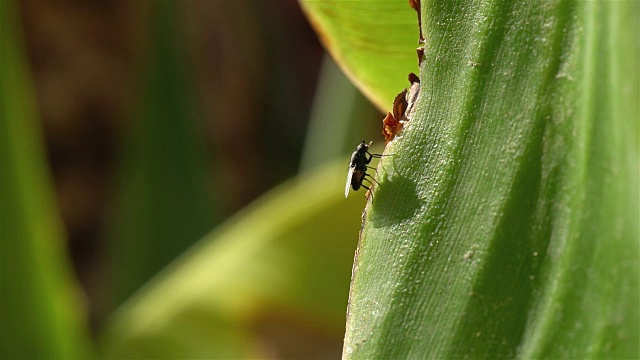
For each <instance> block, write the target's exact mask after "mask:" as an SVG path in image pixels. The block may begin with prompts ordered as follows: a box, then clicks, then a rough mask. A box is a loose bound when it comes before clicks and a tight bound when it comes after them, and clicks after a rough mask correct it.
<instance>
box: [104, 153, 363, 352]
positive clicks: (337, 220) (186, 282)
mask: <svg viewBox="0 0 640 360" xmlns="http://www.w3.org/2000/svg"><path fill="white" fill-rule="evenodd" d="M316 170H317V171H315V172H313V173H308V174H306V175H304V176H302V177H299V178H296V179H294V180H291V181H289V182H287V183H285V184H283V185H281V186H280V187H279V188H277V189H275V190H272V191H271V192H269V193H268V194H267V195H265V196H264V197H262V198H260V199H259V200H258V201H257V202H256V203H254V204H252V205H250V206H249V207H248V208H246V209H244V210H243V211H241V212H240V213H239V214H237V215H236V216H235V217H234V218H232V219H231V220H229V221H228V222H227V223H226V224H224V225H222V226H221V227H220V228H219V229H217V230H215V231H214V232H212V233H211V234H210V235H208V236H206V237H205V238H204V239H203V240H202V241H201V242H200V243H198V244H197V245H196V246H195V247H193V248H192V249H191V250H189V252H188V253H187V254H185V255H184V256H183V257H181V258H180V259H178V260H177V261H176V262H175V263H173V264H172V265H171V266H170V267H169V268H168V269H166V270H165V271H163V272H162V273H161V274H160V275H158V276H157V277H156V278H155V279H154V280H153V281H152V282H151V283H150V284H149V285H148V286H147V287H145V288H144V289H143V290H142V291H141V292H139V293H138V294H136V296H135V297H134V298H132V299H131V300H130V301H128V302H127V303H125V304H124V305H123V306H122V307H121V308H120V309H119V310H118V311H117V312H116V313H115V314H114V315H113V317H112V318H111V321H109V323H108V325H107V328H106V331H105V333H104V334H103V336H102V337H101V344H102V346H101V348H102V353H103V355H104V356H105V357H106V358H158V357H162V358H264V357H267V356H268V355H269V354H271V355H270V356H275V355H274V354H279V356H280V357H285V358H306V357H309V356H310V355H311V354H314V355H320V357H336V356H338V355H339V354H340V348H341V341H342V337H343V332H344V321H345V308H346V305H347V294H348V289H349V279H350V274H351V266H352V260H353V253H354V250H355V245H356V241H357V233H358V230H359V228H360V224H359V219H360V216H361V209H362V204H363V203H364V199H363V197H362V194H361V193H357V194H355V195H358V196H352V197H350V198H349V199H347V200H345V199H344V198H343V196H342V191H341V190H342V184H344V179H345V173H346V169H345V165H344V163H342V162H341V163H340V164H331V166H330V167H329V168H321V169H316ZM279 337H281V338H282V339H281V340H278V338H279ZM279 341H280V342H279ZM296 348H297V349H296ZM323 354H324V355H323Z"/></svg>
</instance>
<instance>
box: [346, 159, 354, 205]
mask: <svg viewBox="0 0 640 360" xmlns="http://www.w3.org/2000/svg"><path fill="white" fill-rule="evenodd" d="M353 170H354V169H353V168H352V167H349V172H348V173H347V184H346V185H345V187H344V197H345V198H346V197H347V196H349V190H351V178H352V177H353Z"/></svg>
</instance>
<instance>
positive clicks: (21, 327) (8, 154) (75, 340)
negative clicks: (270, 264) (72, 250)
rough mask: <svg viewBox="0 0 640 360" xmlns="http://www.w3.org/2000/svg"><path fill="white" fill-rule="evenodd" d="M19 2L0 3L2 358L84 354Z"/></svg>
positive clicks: (81, 321) (76, 295) (75, 294)
mask: <svg viewBox="0 0 640 360" xmlns="http://www.w3.org/2000/svg"><path fill="white" fill-rule="evenodd" d="M16 6H17V4H16V3H15V2H13V1H3V2H0V45H1V46H2V48H1V50H0V53H1V54H2V56H0V59H1V60H0V78H2V86H1V87H0V224H1V225H0V238H1V239H2V241H1V242H0V249H1V251H0V294H2V295H1V296H0V311H1V315H0V318H1V319H2V321H1V322H0V357H2V358H3V359H9V358H12V359H14V358H31V359H42V358H85V357H87V356H88V353H89V350H90V346H89V339H88V337H87V336H86V328H85V324H84V319H83V316H82V306H81V297H80V292H79V289H78V288H77V284H76V282H75V279H74V278H73V276H72V274H71V269H70V268H69V265H68V259H67V258H66V254H65V242H64V231H63V228H62V223H61V220H60V218H59V216H58V212H57V209H56V205H55V196H54V193H53V187H52V184H51V182H50V176H49V173H48V168H47V165H46V160H45V151H44V147H43V141H42V133H41V131H42V129H41V128H40V127H39V122H38V120H37V113H36V101H35V95H34V92H33V88H32V84H31V78H30V76H29V73H28V69H27V68H26V66H25V64H26V61H25V49H24V43H23V38H22V35H23V34H22V33H20V30H19V29H20V25H19V23H18V21H17V19H19V16H18V15H17V13H18V12H17V8H16Z"/></svg>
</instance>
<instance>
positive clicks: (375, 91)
mask: <svg viewBox="0 0 640 360" xmlns="http://www.w3.org/2000/svg"><path fill="white" fill-rule="evenodd" d="M300 5H301V6H302V9H303V10H304V11H305V13H306V14H307V18H308V19H309V21H310V22H311V24H312V25H313V27H314V28H315V30H316V32H317V33H318V36H319V38H320V40H321V41H322V43H323V45H324V46H325V48H326V49H327V50H328V51H329V53H331V55H332V56H333V58H334V59H335V60H336V62H337V63H338V65H340V67H341V68H342V70H343V71H345V73H346V74H347V76H349V78H350V79H351V81H353V82H354V83H355V84H356V86H357V87H358V88H359V89H360V91H362V92H363V93H364V94H365V95H366V96H367V97H368V98H369V99H370V100H371V101H372V102H373V103H374V104H375V105H376V106H377V107H378V108H379V109H381V110H382V111H385V112H386V111H387V110H389V108H390V106H391V102H392V100H393V98H394V96H395V95H396V94H397V93H398V91H400V90H401V89H403V88H405V87H407V83H406V78H407V73H409V72H415V71H416V69H417V64H418V61H417V59H416V46H417V44H418V38H419V28H418V25H417V16H416V12H415V11H414V10H413V9H412V8H411V7H410V6H409V4H408V3H407V2H404V1H388V0H375V1H364V0H356V1H314V0H301V1H300Z"/></svg>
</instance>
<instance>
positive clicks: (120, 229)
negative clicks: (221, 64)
mask: <svg viewBox="0 0 640 360" xmlns="http://www.w3.org/2000/svg"><path fill="white" fill-rule="evenodd" d="M152 9H153V10H154V11H155V13H154V15H153V16H152V17H151V18H152V19H153V24H154V26H153V27H152V29H153V30H154V31H153V32H152V36H154V37H155V38H154V39H153V40H152V41H151V44H152V46H151V49H150V55H151V56H150V58H151V60H150V61H149V62H150V64H149V66H148V67H145V68H144V70H143V71H142V76H141V79H140V85H139V88H140V92H141V94H143V95H142V101H141V104H140V105H139V107H138V108H136V109H134V110H133V114H134V115H133V117H134V119H133V120H134V121H132V122H133V124H134V126H133V128H132V130H131V134H130V135H131V136H129V137H128V139H129V142H128V143H127V144H125V146H124V150H123V152H122V154H123V155H124V154H126V156H123V159H122V164H123V165H122V167H121V169H120V174H119V176H120V179H119V187H118V192H117V194H116V199H117V200H116V201H115V203H114V204H113V208H112V212H113V213H114V214H113V218H114V220H113V223H112V224H110V226H111V228H110V229H109V230H110V236H111V238H112V245H111V249H110V250H111V252H110V259H109V260H110V261H109V265H110V266H111V268H112V271H113V274H112V279H113V281H112V283H113V286H112V288H111V289H110V290H112V291H113V297H114V299H113V300H114V301H113V302H114V304H112V305H118V304H121V303H122V302H124V301H125V300H126V299H127V298H128V297H129V296H131V295H132V294H133V293H134V292H135V291H136V290H137V289H139V288H140V287H141V286H142V285H143V284H144V283H145V282H147V281H148V280H149V279H151V278H152V277H153V276H154V275H155V274H157V273H158V271H160V270H161V269H162V268H163V267H164V266H166V265H167V264H168V263H169V262H170V261H172V260H173V259H174V258H175V257H176V254H180V253H181V252H183V251H185V250H186V249H187V248H188V247H189V246H191V245H192V244H194V243H195V242H196V241H197V240H198V239H199V238H200V237H202V236H203V235H204V234H205V233H206V232H207V231H208V230H209V229H211V227H212V226H213V225H215V224H216V222H217V221H219V216H217V215H216V214H215V213H214V211H213V210H214V203H213V201H212V194H211V193H210V191H209V189H208V184H207V183H208V181H209V174H208V172H209V170H208V163H207V159H206V149H205V144H204V141H205V139H204V135H203V131H202V129H198V126H202V127H204V124H200V123H198V122H197V121H196V120H195V119H196V116H195V115H196V113H195V112H194V110H193V108H194V106H193V105H194V104H193V103H192V101H190V99H193V96H192V95H193V94H192V87H191V84H192V82H191V78H190V76H191V75H192V74H191V73H190V72H189V71H188V69H187V68H188V61H187V56H186V55H185V49H184V47H185V46H183V44H182V41H181V39H180V34H181V32H180V31H177V29H178V28H179V24H180V22H179V21H176V19H178V18H179V17H178V18H176V17H175V14H176V11H177V10H178V9H181V8H179V6H178V4H177V3H173V2H160V3H157V4H155V6H153V7H152Z"/></svg>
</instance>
